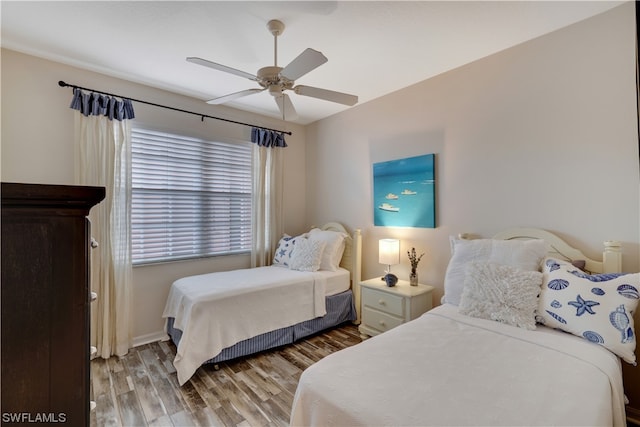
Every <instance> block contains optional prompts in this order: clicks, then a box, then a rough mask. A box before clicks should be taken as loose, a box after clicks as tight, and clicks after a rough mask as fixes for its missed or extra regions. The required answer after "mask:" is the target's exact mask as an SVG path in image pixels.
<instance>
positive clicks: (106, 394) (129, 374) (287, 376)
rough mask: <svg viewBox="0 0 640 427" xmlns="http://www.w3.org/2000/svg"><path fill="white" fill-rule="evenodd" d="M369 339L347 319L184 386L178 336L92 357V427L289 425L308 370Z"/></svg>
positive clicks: (205, 372)
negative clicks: (295, 397) (119, 354)
mask: <svg viewBox="0 0 640 427" xmlns="http://www.w3.org/2000/svg"><path fill="white" fill-rule="evenodd" d="M359 342H361V339H360V335H359V333H358V329H357V327H356V326H354V325H352V324H344V325H341V326H339V327H337V328H334V329H331V330H328V331H325V332H322V333H320V334H317V335H314V336H312V337H308V338H305V339H303V340H300V341H298V342H296V343H294V344H291V345H288V346H284V347H281V348H277V349H274V350H269V351H265V352H262V353H259V354H257V355H253V356H248V357H245V358H241V359H237V360H233V361H229V362H222V363H220V364H219V365H218V366H219V370H215V369H214V367H213V366H211V365H205V366H202V367H200V368H199V369H198V371H197V372H196V373H195V374H194V376H193V377H192V378H191V380H189V381H188V382H187V383H185V384H184V385H183V386H182V387H181V386H179V385H178V380H177V376H176V371H175V368H174V367H173V363H172V361H173V358H174V356H175V352H176V348H175V346H174V345H173V343H172V342H170V341H167V342H156V343H152V344H147V345H143V346H140V347H135V348H133V349H132V350H130V351H129V354H127V355H126V356H124V357H120V358H119V357H111V358H110V359H107V360H105V359H101V358H97V359H94V360H93V361H91V399H92V400H94V401H95V402H96V409H95V410H93V411H92V412H91V426H92V427H103V426H109V427H111V426H113V427H126V426H132V427H143V426H167V427H169V426H242V427H244V426H287V425H288V424H289V416H290V413H291V405H292V403H293V395H294V393H295V390H296V386H297V384H298V380H299V378H300V375H301V374H302V371H304V370H305V369H306V368H307V367H309V366H311V365H312V364H313V363H315V362H317V361H318V360H320V359H322V358H323V357H325V356H327V355H328V354H331V353H333V352H335V351H338V350H341V349H343V348H346V347H350V346H352V345H355V344H357V343H359Z"/></svg>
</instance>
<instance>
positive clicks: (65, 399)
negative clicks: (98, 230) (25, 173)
mask: <svg viewBox="0 0 640 427" xmlns="http://www.w3.org/2000/svg"><path fill="white" fill-rule="evenodd" d="M104 196H105V190H104V188H101V187H80V186H66V185H43V184H17V183H2V188H1V197H2V235H1V240H2V252H1V253H0V256H1V258H2V272H1V276H2V282H1V283H0V286H1V288H0V300H1V310H2V311H1V321H2V324H1V329H2V330H1V341H2V354H1V362H2V366H1V374H2V376H1V378H0V381H1V383H2V397H1V399H2V422H3V425H4V424H13V423H14V422H15V421H20V422H19V424H25V423H32V422H34V421H35V422H37V421H46V422H49V423H61V422H64V423H65V425H73V426H84V425H88V424H89V411H90V409H89V407H90V402H89V380H90V365H89V360H90V356H89V352H90V347H89V337H90V334H89V321H90V320H89V310H90V307H89V304H90V286H89V277H90V275H89V268H90V265H89V259H90V258H89V251H90V248H89V245H90V239H91V235H90V224H89V220H88V219H87V215H88V214H89V210H90V209H91V207H92V206H94V205H96V204H97V203H99V202H100V201H101V200H102V199H103V198H104Z"/></svg>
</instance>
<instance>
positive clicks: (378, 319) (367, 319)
mask: <svg viewBox="0 0 640 427" xmlns="http://www.w3.org/2000/svg"><path fill="white" fill-rule="evenodd" d="M362 322H363V323H364V324H366V325H368V326H370V327H371V328H374V329H377V330H379V331H380V332H385V331H388V330H389V329H392V328H395V327H396V326H399V325H401V324H402V323H403V322H404V319H401V318H397V317H394V316H390V315H388V314H386V313H383V312H381V311H377V310H374V309H372V308H369V307H365V308H364V310H363V311H362Z"/></svg>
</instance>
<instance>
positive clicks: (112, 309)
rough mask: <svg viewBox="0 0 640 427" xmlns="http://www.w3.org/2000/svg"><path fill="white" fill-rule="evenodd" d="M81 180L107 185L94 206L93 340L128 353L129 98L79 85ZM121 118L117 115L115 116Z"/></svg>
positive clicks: (106, 353) (111, 351)
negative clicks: (96, 296) (82, 89)
mask: <svg viewBox="0 0 640 427" xmlns="http://www.w3.org/2000/svg"><path fill="white" fill-rule="evenodd" d="M71 108H72V109H74V110H77V111H76V112H75V119H74V120H75V144H76V159H75V160H76V161H75V165H76V180H77V181H78V183H79V184H81V185H92V186H103V187H105V189H106V197H105V199H104V201H103V202H102V203H100V204H99V205H98V206H96V207H94V208H93V209H92V210H91V215H90V216H89V219H90V220H91V235H92V236H93V238H94V239H95V240H96V241H97V242H98V247H97V248H96V249H93V250H92V251H91V288H92V291H93V292H95V293H97V295H98V298H97V300H96V301H95V302H94V303H93V304H92V305H91V345H93V346H95V347H96V348H97V349H98V353H97V355H98V356H101V357H103V358H109V357H110V356H112V355H117V356H123V355H125V354H126V353H127V352H128V351H129V348H130V347H131V331H130V315H131V313H130V312H131V307H130V302H131V243H130V242H131V238H130V234H131V222H130V215H129V212H130V206H131V121H130V120H129V119H132V118H133V117H134V114H133V107H132V105H131V102H130V101H129V100H118V99H116V98H112V97H107V96H105V95H101V94H96V93H84V92H82V91H81V90H80V89H74V98H73V101H72V103H71ZM114 119H115V120H114Z"/></svg>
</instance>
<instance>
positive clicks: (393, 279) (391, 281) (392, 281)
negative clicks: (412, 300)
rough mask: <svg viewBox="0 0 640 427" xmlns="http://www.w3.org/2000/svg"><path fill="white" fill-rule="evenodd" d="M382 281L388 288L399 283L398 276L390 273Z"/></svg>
mask: <svg viewBox="0 0 640 427" xmlns="http://www.w3.org/2000/svg"><path fill="white" fill-rule="evenodd" d="M382 280H384V282H385V283H386V284H387V286H388V287H390V288H391V287H393V286H395V285H396V283H398V276H396V275H395V274H391V273H388V274H386V275H384V276H383V277H382Z"/></svg>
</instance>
